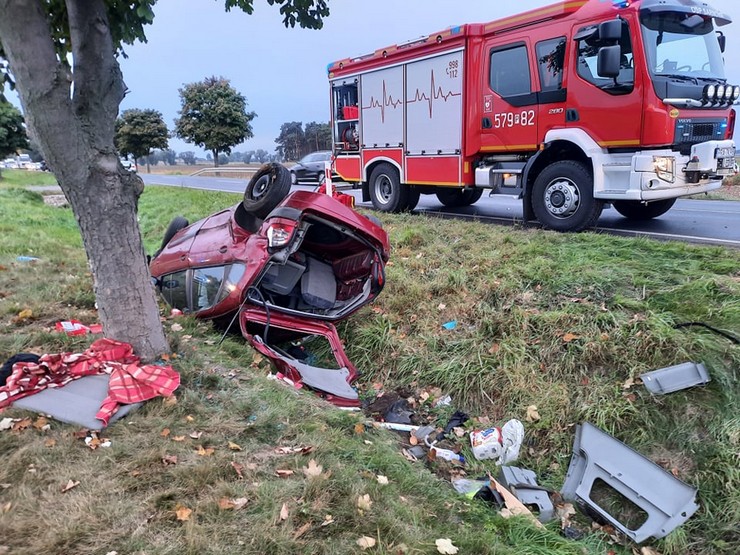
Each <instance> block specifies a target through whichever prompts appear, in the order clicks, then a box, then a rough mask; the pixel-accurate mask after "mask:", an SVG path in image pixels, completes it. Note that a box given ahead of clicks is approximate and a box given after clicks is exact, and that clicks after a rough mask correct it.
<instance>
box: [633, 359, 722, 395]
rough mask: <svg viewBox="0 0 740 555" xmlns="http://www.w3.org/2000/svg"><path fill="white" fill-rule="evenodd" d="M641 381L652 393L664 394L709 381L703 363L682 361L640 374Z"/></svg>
mask: <svg viewBox="0 0 740 555" xmlns="http://www.w3.org/2000/svg"><path fill="white" fill-rule="evenodd" d="M640 379H641V380H642V383H643V384H644V385H645V387H646V388H647V390H648V391H649V392H650V393H652V394H653V395H665V394H666V393H673V392H674V391H680V390H681V389H686V388H688V387H692V386H695V385H704V384H707V383H709V382H710V381H711V378H710V377H709V372H707V369H706V368H704V365H703V364H701V363H699V364H696V363H694V362H684V363H683V364H677V365H676V366H669V367H667V368H661V369H659V370H653V371H652V372H645V373H644V374H641V375H640Z"/></svg>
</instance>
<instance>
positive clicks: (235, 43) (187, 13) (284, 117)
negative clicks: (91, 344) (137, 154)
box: [16, 0, 740, 153]
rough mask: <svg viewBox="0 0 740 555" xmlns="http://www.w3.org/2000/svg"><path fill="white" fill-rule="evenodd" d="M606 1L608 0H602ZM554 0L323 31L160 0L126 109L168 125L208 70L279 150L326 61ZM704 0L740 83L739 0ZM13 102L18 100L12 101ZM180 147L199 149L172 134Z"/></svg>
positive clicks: (392, 5)
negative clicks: (182, 92) (239, 98)
mask: <svg viewBox="0 0 740 555" xmlns="http://www.w3.org/2000/svg"><path fill="white" fill-rule="evenodd" d="M604 1H606V2H608V1H610V0H604ZM552 3H553V1H552V0H518V1H506V0H365V1H361V0H329V7H330V10H331V15H330V16H329V18H327V19H326V20H325V24H324V28H323V29H321V30H320V31H309V30H304V29H300V28H295V29H285V28H284V26H283V24H282V18H281V16H280V13H279V10H278V8H277V7H275V6H270V5H268V4H267V2H266V1H265V0H255V2H254V4H255V10H254V13H253V14H252V15H251V16H249V15H246V14H244V13H243V12H241V11H239V10H233V11H231V12H230V13H226V12H225V11H224V9H223V5H224V2H223V0H159V1H158V2H157V4H156V5H155V6H154V13H155V18H154V23H153V24H152V25H150V26H148V27H146V34H147V38H148V42H147V43H144V44H136V45H134V46H129V47H127V48H126V53H127V54H128V58H127V59H122V60H121V68H122V70H123V76H124V80H125V82H126V85H127V86H128V88H129V93H128V95H127V96H126V98H125V99H124V101H123V103H122V104H121V110H125V109H127V108H142V109H144V108H152V109H155V110H158V111H160V112H162V114H163V116H164V119H165V122H166V123H167V126H168V127H169V128H170V129H172V128H174V123H173V120H174V119H175V118H176V117H177V112H178V110H179V109H180V97H179V94H178V89H179V88H181V87H182V86H183V84H186V83H192V82H195V81H201V80H203V79H204V78H205V77H209V76H212V75H215V76H223V77H225V78H227V79H229V80H230V81H231V84H232V86H233V87H234V88H236V89H237V90H238V91H239V92H240V93H242V94H243V95H244V96H245V97H246V98H247V102H248V104H249V106H248V109H249V110H253V111H255V112H256V113H257V118H256V119H255V120H253V122H252V126H253V129H254V135H255V136H254V138H253V139H251V140H249V141H247V142H246V143H245V144H243V145H240V146H238V147H236V150H241V151H243V150H256V149H258V148H263V149H265V150H267V151H268V152H273V151H274V149H275V146H276V144H275V138H276V137H277V136H278V133H279V130H280V125H281V124H282V123H285V122H287V121H302V122H303V123H304V124H306V123H308V122H310V121H318V122H326V121H328V120H329V92H328V90H329V87H328V81H327V74H326V67H327V64H328V63H329V62H332V61H334V60H339V59H341V58H346V57H350V56H359V55H362V54H367V53H370V52H373V51H374V50H376V49H378V48H381V47H383V46H388V45H391V44H395V43H398V42H404V41H406V40H409V39H413V38H417V37H420V36H422V35H429V34H431V33H433V32H436V31H440V30H442V29H445V28H446V27H449V26H453V25H459V24H462V23H476V22H485V21H491V20H494V19H498V18H501V17H505V16H508V15H512V14H514V13H518V12H522V11H526V10H528V9H533V8H538V7H542V6H546V5H549V4H552ZM709 4H710V5H711V6H713V7H715V8H716V9H719V10H721V11H723V12H725V13H727V14H729V15H731V16H732V19H733V21H734V23H733V24H732V25H730V26H727V27H724V28H723V31H724V32H725V34H726V35H727V36H728V46H727V51H726V55H725V58H726V62H727V73H728V75H727V77H728V79H729V82H730V83H732V84H740V57H738V56H733V53H738V52H740V32H738V29H740V1H738V0H713V1H710V2H709ZM16 103H17V100H16ZM170 148H172V149H174V150H175V151H177V152H182V151H184V150H193V151H196V152H199V153H200V150H199V149H197V148H196V147H194V146H193V145H191V144H188V143H185V142H184V141H180V140H178V139H170Z"/></svg>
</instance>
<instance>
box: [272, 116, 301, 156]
mask: <svg viewBox="0 0 740 555" xmlns="http://www.w3.org/2000/svg"><path fill="white" fill-rule="evenodd" d="M275 142H276V143H277V144H278V146H277V148H276V149H275V150H277V151H278V153H279V154H280V156H282V157H283V159H285V160H298V159H299V158H300V157H301V156H303V150H304V148H305V147H304V143H305V136H304V133H303V122H300V121H290V122H286V123H284V124H282V125H281V126H280V135H278V138H277V139H275Z"/></svg>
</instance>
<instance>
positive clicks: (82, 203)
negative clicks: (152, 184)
mask: <svg viewBox="0 0 740 555" xmlns="http://www.w3.org/2000/svg"><path fill="white" fill-rule="evenodd" d="M155 1H156V0H127V1H125V2H124V1H122V0H85V1H84V2H83V1H74V0H66V1H63V0H0V14H2V15H0V59H3V60H5V61H6V62H7V64H6V63H0V74H1V75H0V83H3V82H4V83H10V85H11V86H15V87H16V88H17V90H18V92H19V95H20V99H21V105H22V107H23V112H24V114H25V118H26V125H27V126H28V129H29V132H30V134H31V135H32V136H33V137H34V139H35V140H36V141H38V144H39V147H40V148H41V151H42V153H43V155H44V158H45V159H46V161H47V163H48V165H49V167H50V168H51V170H52V171H53V172H54V174H55V176H56V178H57V182H58V183H59V185H60V187H61V188H62V191H63V192H64V194H65V196H66V197H67V199H68V201H69V203H70V205H71V206H72V210H73V212H74V214H75V218H76V219H77V223H78V225H79V227H80V231H81V235H82V240H83V244H84V247H85V252H86V253H87V257H88V261H89V263H90V269H91V272H92V276H93V288H94V291H95V297H96V301H97V306H98V316H99V318H100V321H101V323H102V324H103V331H104V332H105V334H106V336H108V337H114V338H116V339H119V340H122V341H127V342H129V343H131V344H132V345H133V346H134V348H135V350H136V352H137V353H138V354H139V355H140V356H141V357H142V358H143V359H145V360H151V359H153V358H155V357H156V356H158V355H159V354H161V353H164V352H168V351H169V344H168V343H167V338H166V337H165V334H164V330H163V328H162V323H161V321H160V318H159V308H158V305H157V300H156V296H155V291H154V288H153V287H152V286H151V281H150V276H149V269H148V267H147V264H146V259H145V258H144V256H143V255H142V253H143V251H144V249H143V245H142V241H141V233H140V231H139V224H138V221H137V214H136V212H137V208H138V199H139V196H140V195H141V193H142V192H143V190H144V183H143V182H142V180H141V178H140V177H138V176H137V175H136V174H135V173H133V172H128V171H126V170H124V168H123V166H122V165H121V164H120V161H119V159H118V152H117V150H116V147H115V142H114V135H115V121H116V117H117V115H118V107H119V105H120V103H121V100H123V96H124V94H125V92H126V85H125V83H124V82H123V75H122V74H121V69H120V67H119V65H118V60H117V57H118V55H119V54H121V52H122V50H123V46H124V45H125V44H133V43H134V42H136V41H145V40H146V37H145V33H144V27H145V26H146V25H148V24H150V23H151V22H152V21H153V19H154V12H153V7H154V5H155ZM267 1H268V3H269V4H271V5H275V4H277V5H279V6H280V13H281V14H282V15H283V23H284V24H285V25H286V26H291V27H294V26H295V25H296V24H298V25H300V26H301V27H307V28H312V29H320V28H321V27H322V25H323V23H322V20H323V18H324V17H326V16H327V15H328V14H329V8H328V5H327V0H267ZM253 3H254V0H225V7H226V9H227V10H230V9H232V8H239V9H241V10H243V11H245V12H247V13H252V11H253ZM70 54H71V55H70ZM70 90H73V91H74V94H70Z"/></svg>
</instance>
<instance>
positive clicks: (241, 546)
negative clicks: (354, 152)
mask: <svg viewBox="0 0 740 555" xmlns="http://www.w3.org/2000/svg"><path fill="white" fill-rule="evenodd" d="M10 173H11V172H4V174H3V175H4V176H6V175H8V174H10ZM18 173H20V172H18ZM3 183H4V182H3ZM3 186H4V185H3ZM3 186H0V187H3ZM238 200H239V196H238V195H229V194H214V193H207V192H203V191H191V190H183V189H173V188H168V187H161V188H160V187H148V188H147V190H146V192H145V194H144V195H143V197H142V199H141V203H140V222H141V228H142V233H143V236H144V239H145V243H146V245H147V250H148V251H149V252H152V251H154V250H155V249H156V248H158V246H159V242H160V240H161V236H162V233H163V231H164V229H165V228H166V226H167V224H168V222H169V221H170V219H171V218H172V217H174V216H175V215H180V214H181V215H184V216H186V217H188V218H189V219H190V220H191V221H194V220H196V219H198V218H200V217H203V216H206V215H208V214H210V213H211V212H213V211H215V210H217V209H220V208H225V207H227V206H229V205H231V204H233V203H235V202H237V201H238ZM19 214H22V215H23V217H22V218H20V217H18V215H19ZM0 216H2V218H1V219H0V221H2V222H3V224H0V225H2V231H3V242H2V243H0V325H1V326H3V328H4V330H5V333H3V334H2V335H0V358H2V359H3V360H4V359H5V358H7V357H8V356H10V355H11V354H13V353H16V352H18V351H27V350H36V351H38V352H59V351H79V350H82V349H84V348H85V347H86V346H87V345H88V344H89V341H90V339H89V338H85V337H82V338H79V337H78V338H69V337H66V336H63V335H61V336H60V335H59V334H56V333H55V332H53V324H54V322H56V321H58V320H62V319H69V318H77V319H80V320H82V321H83V322H88V323H89V322H94V321H95V318H96V316H95V311H94V299H93V297H92V294H91V292H90V287H91V285H90V282H91V278H90V276H89V275H88V273H87V266H86V263H85V259H84V253H83V252H82V250H81V246H80V245H81V241H80V239H79V236H78V232H77V226H76V224H75V221H74V218H73V217H72V214H71V212H70V210H69V209H68V208H52V207H49V206H46V205H44V204H43V202H42V199H41V197H40V196H39V195H37V194H35V193H29V192H26V191H22V190H20V189H17V188H4V189H0ZM381 218H382V220H383V222H384V224H385V227H386V229H387V230H388V231H389V234H390V237H391V243H392V246H393V252H392V255H391V261H392V263H391V264H390V265H389V267H388V269H387V286H386V289H385V290H384V292H383V293H382V294H381V295H380V297H379V298H378V300H377V302H376V303H375V304H374V305H373V306H372V307H366V308H364V309H363V310H362V311H361V312H360V313H358V314H357V315H356V316H354V317H353V318H352V319H350V320H349V321H348V322H346V323H343V324H341V325H340V333H341V335H342V338H343V340H344V342H345V344H346V348H347V352H348V355H349V357H350V359H352V360H353V361H354V362H355V364H356V365H357V366H358V368H359V369H360V370H362V372H363V375H362V378H361V381H360V383H359V386H360V391H361V395H362V397H363V398H371V397H372V396H373V392H375V391H377V390H378V389H380V388H382V389H383V390H385V391H386V392H390V391H392V390H403V391H405V392H407V394H408V395H409V396H412V397H414V398H415V399H417V413H419V414H423V415H425V416H426V417H427V418H429V419H431V420H435V419H436V421H437V422H439V423H440V424H444V423H445V421H446V419H447V418H448V416H449V414H450V412H451V411H452V410H454V409H455V408H460V409H463V410H466V411H467V412H468V413H469V414H471V415H473V416H476V417H487V418H489V419H490V421H491V422H493V423H496V424H500V423H503V421H505V420H506V419H509V418H519V419H522V420H524V417H525V415H526V409H527V407H528V406H530V405H536V406H537V407H538V412H539V414H540V417H541V419H540V420H539V421H536V422H525V427H526V431H527V432H526V433H527V435H526V445H525V447H524V448H523V450H522V456H521V460H520V461H519V464H520V465H521V466H524V467H527V468H532V469H533V470H535V471H537V473H538V477H539V481H540V483H541V484H543V485H546V486H548V487H552V488H554V489H559V488H560V486H561V485H562V483H563V478H564V475H565V471H566V469H567V465H568V461H569V459H570V454H571V448H572V441H573V426H574V424H576V423H578V422H582V421H584V420H588V421H590V422H592V423H594V424H596V425H598V426H599V427H601V428H603V429H605V430H606V431H608V432H610V433H613V434H615V435H616V436H617V437H618V438H620V439H622V440H623V441H625V442H626V443H627V444H628V445H630V446H631V447H633V448H634V449H636V450H637V451H639V452H641V453H643V454H645V455H646V456H649V457H650V458H652V459H653V460H654V461H656V462H658V464H660V465H662V466H663V467H664V468H667V469H668V470H670V471H673V472H674V473H675V474H677V475H678V476H679V477H680V478H681V479H683V480H685V481H686V482H688V483H690V484H692V485H695V486H697V487H698V488H699V504H700V505H701V509H700V510H699V512H698V513H697V514H696V515H695V516H694V517H692V518H691V519H690V520H689V521H688V523H687V524H686V525H684V526H683V527H681V528H680V529H678V530H677V531H676V532H674V533H673V534H671V535H670V536H669V537H668V538H666V539H665V540H662V541H658V542H654V544H655V547H656V549H657V550H659V551H660V552H661V553H664V554H666V555H678V554H684V553H722V554H731V553H736V552H738V550H740V536H739V535H738V531H737V522H738V521H740V493H739V492H740V483H739V482H740V471H739V470H738V468H740V465H739V464H738V462H740V461H739V460H738V452H740V418H739V417H738V415H737V410H736V409H734V408H733V407H737V406H740V392H739V390H738V386H737V379H738V376H737V372H738V369H739V368H740V348H738V347H737V346H733V345H732V344H731V343H730V342H729V341H727V340H726V339H723V338H722V337H719V336H717V335H715V334H713V333H711V332H709V331H707V330H705V329H702V328H683V329H675V328H674V327H673V326H674V324H676V323H680V322H686V321H703V322H706V323H708V324H711V325H713V326H716V327H719V328H723V329H726V330H729V331H732V332H733V333H735V334H736V335H737V334H738V333H740V301H739V299H740V271H739V269H740V255H739V254H738V252H737V251H733V250H727V249H722V248H716V247H706V246H690V245H684V244H680V243H658V242H653V241H649V240H645V239H629V238H618V237H609V236H605V235H595V234H590V233H581V234H568V235H561V234H555V233H549V232H543V231H538V230H519V229H512V228H500V227H490V226H483V225H480V224H474V223H468V222H456V221H448V220H437V219H433V218H425V217H422V216H418V215H413V216H409V215H403V216H390V215H382V216H381ZM21 254H31V255H33V256H36V257H38V258H39V259H40V260H39V261H37V262H34V263H30V264H29V263H21V262H18V261H17V260H16V257H17V256H18V255H21ZM24 309H30V310H31V311H32V315H31V316H30V317H28V318H20V317H19V313H20V312H21V311H22V310H24ZM450 320H456V321H457V327H456V328H455V329H454V330H445V329H443V328H442V324H443V323H445V322H447V321H450ZM173 323H174V321H173V320H171V319H168V320H166V322H165V328H166V330H167V331H168V335H169V337H170V339H171V342H172V344H173V347H174V348H175V350H176V352H177V356H176V357H175V358H174V359H173V360H172V361H171V362H172V363H173V364H174V366H175V367H176V368H177V369H178V371H180V373H181V375H182V386H181V388H180V390H179V391H178V392H177V398H178V401H177V403H176V404H175V405H174V406H167V405H165V404H163V403H162V401H161V400H155V401H151V402H149V403H147V404H146V405H145V406H144V407H143V408H142V409H141V410H139V411H137V412H136V413H134V414H132V415H131V416H130V417H128V418H127V419H125V420H123V421H121V423H119V424H116V425H114V426H112V427H111V428H110V429H109V430H108V431H106V433H105V435H106V437H109V438H111V440H112V446H111V447H110V448H107V449H98V450H95V451H91V450H90V449H88V448H87V447H85V445H84V443H83V442H82V440H80V439H75V438H74V437H73V435H72V432H73V431H74V427H71V426H67V425H63V424H60V423H57V422H52V424H51V429H50V430H49V431H47V432H41V431H39V430H36V429H34V428H32V427H31V428H29V429H26V430H24V431H22V432H0V484H10V486H8V487H7V488H3V489H0V546H1V545H7V546H9V547H10V548H11V551H10V552H11V553H22V554H36V553H75V554H97V553H107V552H108V551H113V550H116V551H118V552H119V553H122V554H123V553H157V554H159V553H163V554H164V553H173V554H174V553H178V554H179V553H193V554H195V553H198V554H200V553H214V554H216V553H219V554H220V553H224V554H226V553H276V554H279V553H285V554H293V553H326V554H334V553H336V554H343V553H355V552H360V548H359V547H358V546H357V545H356V544H355V541H356V540H357V539H358V538H359V537H360V536H370V537H373V538H375V539H376V540H377V541H378V545H377V546H376V547H375V548H373V549H370V550H368V551H367V552H370V553H388V554H390V553H399V552H404V551H403V547H402V546H404V545H405V546H406V547H407V548H408V552H409V553H436V548H435V546H434V540H435V539H437V538H443V537H448V538H451V539H452V541H453V543H454V544H455V545H456V546H458V547H459V548H460V553H461V554H462V553H466V554H467V553H471V554H472V553H475V554H478V553H481V554H485V553H499V554H507V553H512V554H514V553H516V554H522V553H524V554H533V555H539V554H550V553H555V554H563V555H565V554H573V555H575V554H580V553H593V554H603V553H606V552H607V551H609V550H610V549H613V550H615V551H616V552H617V553H630V552H631V550H630V549H629V548H621V547H619V546H613V545H609V543H608V542H609V539H608V537H607V536H606V535H604V534H603V533H600V532H594V533H590V534H587V535H586V537H585V538H584V539H583V540H581V541H578V542H573V541H570V540H566V539H564V538H562V537H561V536H560V535H559V534H558V528H559V526H558V524H557V523H551V524H550V525H548V529H547V530H545V531H542V530H538V529H536V528H534V527H532V526H530V525H529V524H527V523H526V522H525V521H522V520H511V521H509V520H503V519H501V518H500V517H498V516H497V515H496V514H495V513H494V511H492V510H491V509H490V508H488V507H486V506H484V505H481V504H478V503H474V502H470V501H468V500H467V499H464V498H461V497H459V496H457V495H456V494H455V492H454V490H453V489H452V487H451V486H450V484H449V483H448V482H447V481H446V479H445V477H446V476H448V475H449V472H448V471H449V468H448V467H447V466H446V465H445V463H431V462H416V463H410V462H408V461H407V460H406V459H405V458H403V456H402V455H401V452H400V451H401V448H400V446H399V445H398V443H397V441H398V436H396V435H394V434H391V433H386V432H383V431H380V430H375V429H373V428H369V427H368V428H366V429H365V430H364V431H361V430H360V429H355V425H356V424H357V423H358V421H359V420H361V417H360V415H357V414H350V413H346V412H343V411H338V410H335V409H333V408H331V407H328V406H327V405H325V404H323V403H322V402H321V401H319V400H317V399H315V398H314V397H313V396H311V395H310V394H305V393H302V394H296V393H295V392H293V391H292V390H290V389H288V388H286V387H282V386H280V385H278V384H276V383H274V382H272V381H268V380H266V379H265V375H266V374H267V373H268V371H269V368H268V367H267V365H266V363H265V361H260V360H259V358H255V357H254V352H253V351H252V350H251V348H249V347H248V346H247V345H246V343H245V342H244V341H243V340H242V339H241V338H240V337H238V336H234V337H230V338H228V339H227V340H226V341H225V342H224V344H223V345H222V346H221V347H218V346H217V345H216V344H215V343H216V341H217V339H218V334H217V333H216V332H214V331H213V330H211V328H210V327H209V326H208V325H206V324H204V323H200V322H197V321H194V320H191V319H187V318H184V319H183V318H181V319H178V320H177V323H179V324H181V325H182V326H183V329H182V330H181V331H177V332H175V331H172V329H171V328H172V324H173ZM687 360H693V361H702V362H704V363H705V364H706V366H707V368H708V369H709V371H710V373H711V376H712V382H711V383H710V384H709V385H708V386H707V387H704V388H694V389H691V390H687V391H681V392H677V393H674V394H672V395H668V396H664V397H656V398H653V397H651V396H650V395H649V394H647V393H646V391H645V390H644V389H643V388H642V386H640V385H636V386H633V387H631V388H629V389H624V388H623V384H624V383H625V381H626V380H627V379H628V378H636V377H637V376H638V375H639V374H640V373H641V372H643V371H645V370H650V369H654V368H661V367H665V366H669V365H671V364H675V363H679V362H684V361H687ZM380 384H382V385H380ZM433 388H438V390H436V391H438V392H441V393H443V394H450V395H451V396H452V398H453V406H451V407H443V408H435V407H434V406H433V403H432V400H431V399H430V400H427V401H422V396H421V392H422V391H427V392H429V391H435V390H434V389H433ZM435 395H436V394H435ZM26 415H28V414H27V413H23V412H21V411H16V410H8V411H6V412H5V413H3V415H2V416H3V417H6V416H14V417H20V416H26ZM29 416H30V415H29ZM33 418H35V416H33ZM165 428H167V429H169V430H170V433H169V435H166V437H165V435H162V431H163V430H164V429H165ZM192 432H202V435H201V436H200V438H199V439H197V440H196V439H191V437H190V434H191V433H192ZM176 436H184V439H183V441H175V440H174V439H173V438H175V437H176ZM48 440H54V445H52V446H48V443H50V442H48ZM459 441H460V442H461V444H462V449H463V452H464V453H466V454H467V455H468V457H467V459H468V460H469V465H468V467H467V468H466V470H467V473H468V475H469V476H471V477H477V476H479V475H481V474H482V473H484V472H486V471H493V472H495V468H494V467H493V465H490V464H488V463H487V462H485V461H483V462H479V461H475V459H474V458H473V457H472V456H471V454H470V451H469V447H468V446H467V445H466V444H465V438H462V439H460V440H459ZM229 442H233V443H236V444H238V445H239V446H241V448H242V450H241V451H232V450H230V449H229V447H228V444H229ZM201 445H202V446H204V447H213V448H214V449H215V451H214V452H213V454H212V455H210V456H201V455H198V454H197V452H196V451H197V448H198V446H201ZM301 445H303V446H311V447H312V451H311V452H310V453H309V454H308V455H306V456H304V455H300V454H296V455H278V454H276V453H275V451H274V449H275V447H277V446H301ZM172 455H174V456H177V464H175V465H165V464H163V462H162V459H163V458H164V457H165V456H172ZM312 458H313V459H315V460H316V462H317V463H318V464H320V465H322V466H323V470H324V475H323V476H322V477H321V478H309V477H306V476H304V475H303V472H302V468H304V467H306V466H307V464H308V461H309V460H310V459H312ZM232 462H235V463H238V464H239V465H241V466H242V467H243V471H242V472H243V475H244V478H243V479H241V480H240V479H238V477H237V475H236V472H235V471H234V469H233V467H232V465H231V463H232ZM30 465H33V467H30ZM29 468H31V469H32V470H35V471H34V472H29ZM277 469H288V470H293V471H294V474H293V475H291V476H288V477H286V478H279V477H277V476H276V475H275V471H276V470H277ZM329 474H330V475H329ZM377 475H384V476H388V478H389V480H390V483H389V484H388V485H386V486H381V485H380V484H378V482H377V480H376V476H377ZM69 479H74V480H79V481H80V485H79V486H77V487H76V488H75V489H73V490H71V491H69V492H67V493H64V494H62V493H61V489H62V487H63V486H64V484H66V483H67V481H68V480H69ZM364 494H368V495H370V498H371V500H372V502H373V503H372V506H371V508H370V509H369V510H364V511H363V514H360V512H359V510H358V507H357V499H358V497H359V496H361V495H364ZM241 497H245V498H247V499H248V502H247V504H246V506H245V507H244V508H243V509H240V510H239V511H233V510H222V509H220V508H219V505H218V502H219V500H220V499H222V498H229V499H232V498H241ZM7 503H10V507H9V509H8V510H7V511H5V512H4V507H6V506H7ZM283 504H285V505H286V507H287V509H288V513H289V514H288V518H287V519H285V520H283V521H281V519H280V516H279V515H280V511H281V507H282V506H283ZM178 505H182V506H186V507H188V508H190V509H192V510H193V515H192V517H191V519H190V520H188V521H186V522H180V521H178V520H177V519H176V517H175V510H176V507H177V506H178ZM326 515H331V517H332V519H333V522H332V523H331V524H329V525H326V526H322V523H323V522H325V521H326V518H327V517H326ZM579 518H580V522H581V523H582V526H583V527H584V528H585V529H587V528H588V525H587V523H586V519H585V517H579Z"/></svg>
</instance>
